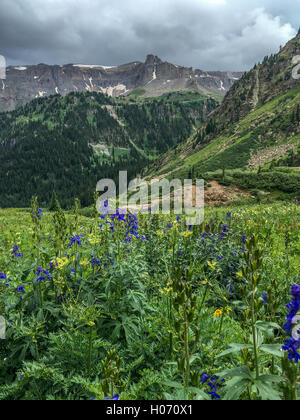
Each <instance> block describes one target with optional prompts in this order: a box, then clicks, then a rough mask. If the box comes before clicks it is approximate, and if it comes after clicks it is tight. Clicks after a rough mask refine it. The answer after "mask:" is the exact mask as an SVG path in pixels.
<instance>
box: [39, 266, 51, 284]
mask: <svg viewBox="0 0 300 420" xmlns="http://www.w3.org/2000/svg"><path fill="white" fill-rule="evenodd" d="M36 275H37V279H36V282H37V283H40V282H43V281H46V280H50V281H51V280H52V277H51V275H50V273H49V271H48V270H44V269H43V268H42V267H39V268H38V269H37V272H36Z"/></svg>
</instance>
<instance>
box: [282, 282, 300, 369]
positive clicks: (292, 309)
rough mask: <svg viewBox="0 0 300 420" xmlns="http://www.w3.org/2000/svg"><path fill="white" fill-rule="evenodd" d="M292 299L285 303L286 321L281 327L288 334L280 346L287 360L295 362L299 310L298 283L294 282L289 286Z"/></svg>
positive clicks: (299, 356)
mask: <svg viewBox="0 0 300 420" xmlns="http://www.w3.org/2000/svg"><path fill="white" fill-rule="evenodd" d="M291 294H292V301H291V302H290V303H289V304H287V305H286V306H287V308H288V309H289V313H288V315H287V322H286V324H285V325H284V327H283V329H284V330H285V331H286V332H287V333H288V334H289V335H290V338H288V339H287V340H286V342H285V344H284V346H283V347H282V350H283V351H287V352H288V358H289V360H294V361H295V363H298V362H299V361H300V353H299V349H300V329H299V330H297V331H296V328H297V326H296V322H298V321H299V316H297V315H298V313H299V310H300V285H299V284H294V285H293V286H292V288H291Z"/></svg>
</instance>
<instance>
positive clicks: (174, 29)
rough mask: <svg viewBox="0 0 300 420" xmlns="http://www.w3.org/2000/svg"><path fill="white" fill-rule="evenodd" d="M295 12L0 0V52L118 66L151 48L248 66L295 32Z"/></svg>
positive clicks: (297, 6)
mask: <svg viewBox="0 0 300 420" xmlns="http://www.w3.org/2000/svg"><path fill="white" fill-rule="evenodd" d="M299 16H300V1H299V0H0V55H4V56H5V57H6V59H7V62H8V64H10V65H17V64H38V63H47V64H68V63H77V64H100V65H118V64H124V63H128V62H131V61H136V60H139V61H144V60H145V57H146V55H147V54H150V53H151V54H154V55H158V56H159V57H160V58H161V59H162V60H164V61H170V62H172V63H174V64H180V65H184V66H189V67H194V68H200V69H204V70H247V69H249V68H251V67H252V66H253V65H254V64H255V63H256V62H258V61H260V60H261V59H263V57H264V56H265V55H267V54H270V53H273V52H277V51H278V49H279V46H280V45H284V44H285V43H286V42H287V41H288V40H289V39H290V38H292V37H293V36H294V35H295V34H296V32H297V31H298V27H299V24H300V22H299ZM297 20H298V21H297Z"/></svg>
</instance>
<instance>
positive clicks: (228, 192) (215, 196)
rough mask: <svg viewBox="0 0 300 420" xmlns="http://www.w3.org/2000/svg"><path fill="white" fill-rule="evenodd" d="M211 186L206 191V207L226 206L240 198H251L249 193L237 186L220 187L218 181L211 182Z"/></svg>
mask: <svg viewBox="0 0 300 420" xmlns="http://www.w3.org/2000/svg"><path fill="white" fill-rule="evenodd" d="M209 184H210V185H211V186H210V187H209V188H208V189H207V190H206V191H205V204H206V205H207V204H209V205H215V204H226V203H230V202H231V201H235V200H238V199H240V198H249V197H251V194H250V193H249V192H247V191H243V190H241V189H240V188H238V187H235V186H230V187H226V186H224V185H220V184H219V183H218V182H217V181H210V182H209Z"/></svg>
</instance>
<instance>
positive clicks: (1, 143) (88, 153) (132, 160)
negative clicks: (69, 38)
mask: <svg viewBox="0 0 300 420" xmlns="http://www.w3.org/2000/svg"><path fill="white" fill-rule="evenodd" d="M217 105H218V102H217V100H216V99H214V98H212V97H208V96H205V95H202V94H200V93H197V92H183V93H170V94H166V95H163V96H162V97H159V98H153V99H152V98H151V99H150V98H148V99H140V98H139V95H138V92H134V93H133V95H131V96H129V97H127V98H110V97H108V96H105V95H103V94H100V93H71V94H69V95H67V96H65V97H61V96H60V95H56V96H52V97H49V98H40V99H36V100H34V101H33V102H31V103H30V104H28V105H26V106H25V107H24V108H18V109H17V110H15V111H13V112H10V113H3V114H0V178H1V181H2V182H1V186H0V206H1V207H12V206H18V207H20V206H28V204H29V202H30V199H31V197H32V196H33V195H38V197H39V199H40V201H41V202H42V203H43V205H47V203H48V202H49V200H50V197H51V194H52V191H53V190H56V192H57V194H58V197H59V200H60V201H61V203H62V205H63V206H64V207H67V206H68V205H69V204H70V203H71V201H72V200H73V197H74V196H78V197H79V198H80V199H81V201H82V203H83V205H88V204H90V203H91V201H92V197H93V191H94V190H95V185H96V183H97V181H98V180H99V179H101V178H103V177H108V178H116V177H117V175H118V172H119V170H120V169H123V170H128V173H129V174H128V176H129V177H134V176H135V175H136V174H137V173H139V172H140V171H141V170H142V169H144V168H145V167H146V166H147V164H148V163H149V162H150V161H151V160H153V159H155V158H156V157H157V156H158V155H159V154H160V153H164V152H166V151H167V150H169V148H170V147H173V146H174V145H176V144H178V143H180V142H182V141H183V140H184V139H185V138H187V137H189V136H190V135H191V133H192V132H193V130H195V129H196V128H197V127H199V126H200V125H201V124H202V123H203V122H204V121H205V119H206V117H207V115H208V114H209V113H210V112H211V111H213V110H214V109H215V108H216V107H217Z"/></svg>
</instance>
